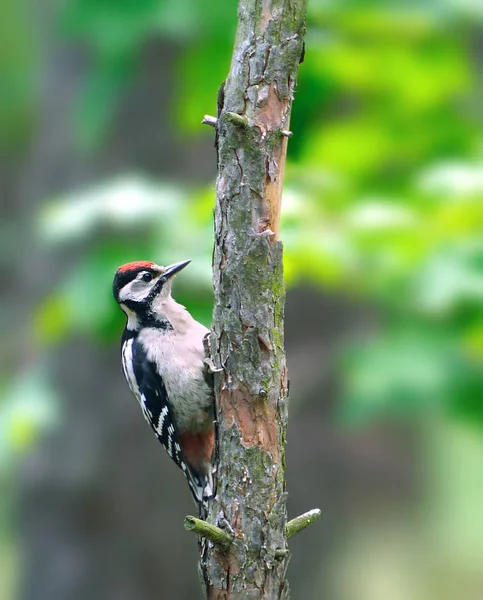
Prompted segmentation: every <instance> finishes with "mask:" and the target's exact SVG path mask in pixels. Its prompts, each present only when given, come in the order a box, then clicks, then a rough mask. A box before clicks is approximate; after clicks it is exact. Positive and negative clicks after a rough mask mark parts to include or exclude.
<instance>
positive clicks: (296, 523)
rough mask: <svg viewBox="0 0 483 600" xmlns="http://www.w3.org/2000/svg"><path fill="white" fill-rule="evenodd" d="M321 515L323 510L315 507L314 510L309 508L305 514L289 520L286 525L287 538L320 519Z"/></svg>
mask: <svg viewBox="0 0 483 600" xmlns="http://www.w3.org/2000/svg"><path fill="white" fill-rule="evenodd" d="M321 516H322V512H321V510H320V508H314V509H313V510H309V511H308V512H306V513H304V514H303V515H300V516H298V517H295V519H292V520H291V521H289V522H288V523H287V525H286V526H285V535H286V536H287V540H289V539H290V538H291V537H293V536H294V535H297V533H300V532H301V531H303V530H304V529H306V528H307V527H308V526H309V525H312V523H315V522H316V521H318V520H319V519H320V517H321Z"/></svg>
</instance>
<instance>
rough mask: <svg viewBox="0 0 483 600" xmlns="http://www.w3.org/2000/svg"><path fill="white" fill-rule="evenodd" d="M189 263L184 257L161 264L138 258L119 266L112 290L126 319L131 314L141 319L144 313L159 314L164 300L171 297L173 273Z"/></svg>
mask: <svg viewBox="0 0 483 600" xmlns="http://www.w3.org/2000/svg"><path fill="white" fill-rule="evenodd" d="M190 262H191V261H189V260H184V261H182V262H178V263H175V264H173V265H169V266H167V267H163V266H161V265H157V264H155V263H153V262H149V261H144V260H142V261H137V262H131V263H127V264H125V265H122V267H119V269H118V270H117V271H116V274H115V275H114V281H113V284H112V292H113V294H114V298H115V300H116V302H117V303H118V304H119V305H120V307H121V308H122V310H123V311H124V312H125V313H126V315H127V317H128V320H129V319H131V320H134V318H135V317H137V320H140V319H141V320H142V318H143V317H145V316H149V315H151V316H155V315H156V314H157V313H159V312H160V311H161V310H162V306H163V304H164V302H166V300H167V299H168V298H170V297H171V284H172V281H173V279H172V278H173V276H174V275H175V274H176V273H179V271H181V269H184V268H185V267H186V266H187V265H188V264H189V263H190Z"/></svg>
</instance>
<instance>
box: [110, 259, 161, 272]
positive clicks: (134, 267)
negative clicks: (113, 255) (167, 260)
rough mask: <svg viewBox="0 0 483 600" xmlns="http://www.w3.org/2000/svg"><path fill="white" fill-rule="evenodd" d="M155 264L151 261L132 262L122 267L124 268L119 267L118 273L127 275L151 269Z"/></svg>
mask: <svg viewBox="0 0 483 600" xmlns="http://www.w3.org/2000/svg"><path fill="white" fill-rule="evenodd" d="M154 264H155V263H153V262H151V261H149V260H137V261H135V262H130V263H126V264H125V265H122V267H119V269H118V270H117V271H118V273H127V272H128V271H136V270H137V269H143V268H144V269H149V268H151V267H152V266H153V265H154Z"/></svg>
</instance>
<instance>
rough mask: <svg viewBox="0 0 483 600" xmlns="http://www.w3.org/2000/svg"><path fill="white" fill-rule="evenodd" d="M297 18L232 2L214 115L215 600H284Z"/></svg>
mask: <svg viewBox="0 0 483 600" xmlns="http://www.w3.org/2000/svg"><path fill="white" fill-rule="evenodd" d="M305 10H306V0H240V2H239V11H238V15H239V25H238V30H237V35H236V41H235V48H234V52H233V58H232V63H231V68H230V73H229V75H228V77H227V80H226V82H225V85H224V92H223V94H222V95H221V102H220V106H219V114H218V121H217V150H218V177H217V198H216V208H215V247H214V252H213V283H214V292H215V308H214V313H213V327H212V335H211V354H212V359H213V362H214V364H215V365H216V366H218V367H221V368H222V371H221V372H219V373H217V374H216V376H215V391H216V414H217V455H218V462H217V472H216V476H215V481H216V498H215V499H214V500H213V502H212V505H211V507H210V513H209V516H208V520H209V521H211V522H212V523H214V524H215V525H220V526H223V523H225V524H226V523H228V524H229V526H230V527H231V528H232V529H233V532H234V535H235V539H234V542H233V543H232V545H231V546H230V548H229V549H228V551H225V550H224V549H220V548H218V547H216V546H214V545H210V544H209V543H205V544H204V546H203V548H202V558H201V562H200V566H201V573H202V578H203V583H204V586H205V591H206V595H207V597H208V598H213V599H221V598H244V599H245V598H247V599H253V600H254V599H258V598H271V599H272V598H288V593H289V592H288V584H287V581H286V579H285V571H286V567H287V562H288V553H285V552H284V550H285V549H286V534H285V526H286V492H285V477H284V466H285V459H284V442H285V436H286V427H287V401H288V389H287V370H286V365H285V354H284V342H283V320H284V302H285V289H284V283H283V266H282V260H283V253H282V243H281V241H279V221H280V205H281V189H282V182H283V173H284V164H285V155H286V150H287V137H286V136H284V135H283V134H282V130H287V129H288V127H289V121H290V108H291V102H292V99H293V91H294V88H295V82H296V78H297V71H298V65H299V62H300V60H301V57H302V54H303V35H304V33H305ZM234 115H235V116H234ZM236 115H238V116H239V117H240V118H237V116H236Z"/></svg>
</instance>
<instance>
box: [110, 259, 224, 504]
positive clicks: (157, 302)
mask: <svg viewBox="0 0 483 600" xmlns="http://www.w3.org/2000/svg"><path fill="white" fill-rule="evenodd" d="M190 262H191V261H189V260H185V261H183V262H178V263H176V264H173V265H169V266H168V267H163V266H160V265H157V264H155V263H153V262H149V261H138V262H131V263H127V264H125V265H123V266H122V267H119V269H118V270H117V271H116V274H115V276H114V281H113V294H114V298H115V299H116V301H117V302H118V304H119V306H120V307H121V308H122V310H123V311H124V313H125V314H126V317H127V320H126V326H125V329H124V333H123V335H122V343H121V347H122V351H121V356H122V368H123V371H124V375H125V377H126V380H127V382H128V384H129V387H130V388H131V391H132V393H133V394H134V396H135V397H136V399H137V400H138V402H139V404H140V406H141V409H142V412H143V415H144V418H145V419H146V421H147V422H148V423H149V424H150V425H151V427H152V429H153V431H154V433H155V434H156V437H157V438H158V440H159V441H160V442H161V444H162V445H163V446H164V448H165V449H166V451H167V452H168V454H169V456H170V457H171V458H172V459H173V460H174V462H175V463H176V464H177V465H178V467H180V468H181V469H182V471H183V472H184V474H185V476H186V478H187V480H188V484H189V486H190V489H191V493H192V495H193V498H194V500H195V502H196V504H197V505H198V506H199V508H200V512H201V510H202V507H203V506H206V501H207V499H208V498H210V497H211V496H212V495H213V480H212V464H211V458H212V453H213V440H214V425H213V405H214V395H213V375H212V372H211V371H210V369H209V368H208V366H207V365H206V363H205V349H204V344H203V340H204V337H205V336H206V335H207V334H208V333H209V330H208V329H207V328H206V327H204V326H203V325H202V324H201V323H198V321H196V320H195V319H193V317H192V316H191V315H190V314H189V312H188V311H187V310H186V308H185V307H184V306H181V304H178V303H177V302H176V301H175V300H174V299H173V298H172V296H171V285H172V282H173V276H174V275H175V274H176V273H179V271H181V269H184V268H185V267H186V266H187V265H188V264H189V263H190Z"/></svg>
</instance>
